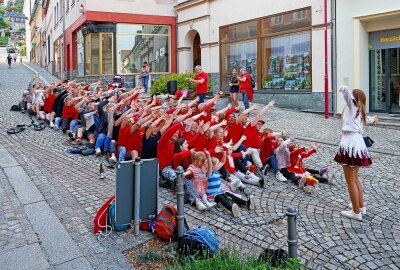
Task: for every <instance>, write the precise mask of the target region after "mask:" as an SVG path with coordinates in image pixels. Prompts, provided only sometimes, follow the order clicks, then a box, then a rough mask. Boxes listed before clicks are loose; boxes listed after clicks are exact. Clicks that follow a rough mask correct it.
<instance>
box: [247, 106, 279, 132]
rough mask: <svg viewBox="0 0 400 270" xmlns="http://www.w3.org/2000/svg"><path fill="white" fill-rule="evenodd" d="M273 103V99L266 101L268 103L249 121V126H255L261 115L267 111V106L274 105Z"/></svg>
mask: <svg viewBox="0 0 400 270" xmlns="http://www.w3.org/2000/svg"><path fill="white" fill-rule="evenodd" d="M274 105H275V101H274V100H271V101H270V102H269V103H268V105H267V106H265V107H264V108H263V109H262V110H261V112H259V113H258V114H257V116H256V117H254V119H253V120H252V121H251V126H253V127H255V126H256V125H257V123H258V121H259V120H260V119H261V117H263V116H264V114H265V113H266V112H267V111H268V109H269V108H272V107H274Z"/></svg>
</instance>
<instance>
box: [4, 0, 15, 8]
mask: <svg viewBox="0 0 400 270" xmlns="http://www.w3.org/2000/svg"><path fill="white" fill-rule="evenodd" d="M14 5H15V3H14V1H13V0H8V2H7V6H6V7H7V10H10V9H11V7H12V6H14Z"/></svg>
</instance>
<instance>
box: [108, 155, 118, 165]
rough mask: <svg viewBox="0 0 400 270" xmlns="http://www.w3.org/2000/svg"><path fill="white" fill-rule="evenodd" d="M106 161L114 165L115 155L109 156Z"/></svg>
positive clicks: (115, 161)
mask: <svg viewBox="0 0 400 270" xmlns="http://www.w3.org/2000/svg"><path fill="white" fill-rule="evenodd" d="M108 162H110V164H111V165H115V163H117V157H116V156H111V157H110V159H109V160H108Z"/></svg>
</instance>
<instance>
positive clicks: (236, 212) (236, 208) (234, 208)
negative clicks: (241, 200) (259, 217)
mask: <svg viewBox="0 0 400 270" xmlns="http://www.w3.org/2000/svg"><path fill="white" fill-rule="evenodd" d="M239 213H240V208H239V206H238V205H237V204H236V203H234V204H232V215H233V216H234V217H238V216H239Z"/></svg>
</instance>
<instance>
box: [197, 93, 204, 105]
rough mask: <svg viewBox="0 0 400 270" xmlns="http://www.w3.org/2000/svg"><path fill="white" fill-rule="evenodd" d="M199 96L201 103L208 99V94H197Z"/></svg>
mask: <svg viewBox="0 0 400 270" xmlns="http://www.w3.org/2000/svg"><path fill="white" fill-rule="evenodd" d="M197 96H198V97H199V98H200V100H199V104H200V103H204V100H205V99H206V94H197Z"/></svg>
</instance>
